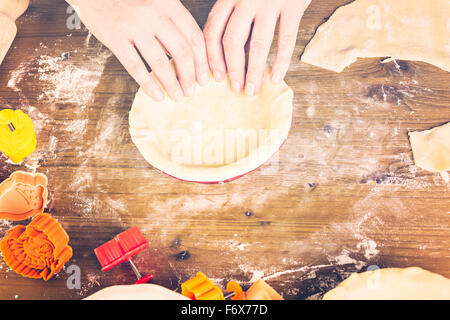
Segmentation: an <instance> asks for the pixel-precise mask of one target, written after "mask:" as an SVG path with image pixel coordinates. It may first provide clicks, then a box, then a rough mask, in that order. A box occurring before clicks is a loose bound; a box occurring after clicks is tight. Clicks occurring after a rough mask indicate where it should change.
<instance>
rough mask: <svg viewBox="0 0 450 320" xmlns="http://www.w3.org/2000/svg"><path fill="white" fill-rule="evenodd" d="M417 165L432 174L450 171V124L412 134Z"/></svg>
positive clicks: (411, 139) (412, 145)
mask: <svg viewBox="0 0 450 320" xmlns="http://www.w3.org/2000/svg"><path fill="white" fill-rule="evenodd" d="M409 139H410V142H411V147H412V151H413V155H414V162H415V163H416V165H417V166H418V167H420V168H422V169H424V170H427V171H431V172H446V171H449V170H450V122H449V123H447V124H445V125H443V126H441V127H437V128H434V129H431V130H427V131H422V132H410V133H409Z"/></svg>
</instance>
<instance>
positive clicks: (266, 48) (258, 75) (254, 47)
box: [245, 12, 278, 96]
mask: <svg viewBox="0 0 450 320" xmlns="http://www.w3.org/2000/svg"><path fill="white" fill-rule="evenodd" d="M277 20H278V17H277V15H276V14H274V13H273V12H269V13H265V14H264V16H261V17H256V19H255V24H254V26H253V31H252V35H251V39H250V47H249V51H250V52H249V60H248V68H247V77H246V83H245V94H246V95H248V96H253V95H255V94H256V93H257V92H258V91H259V88H260V87H261V82H262V78H263V76H264V71H265V69H266V65H267V58H268V56H269V52H270V47H271V45H272V40H273V36H274V33H275V28H276V24H277Z"/></svg>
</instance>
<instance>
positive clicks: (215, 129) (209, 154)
mask: <svg viewBox="0 0 450 320" xmlns="http://www.w3.org/2000/svg"><path fill="white" fill-rule="evenodd" d="M292 117H293V91H292V89H291V88H290V87H288V85H287V84H286V83H285V82H282V83H281V84H278V85H275V84H273V83H272V81H271V80H270V76H269V68H268V69H267V70H266V73H265V75H264V79H263V84H262V87H261V90H260V92H259V93H258V94H257V95H256V96H254V97H247V96H246V95H245V94H244V93H240V94H236V93H234V92H233V90H232V89H231V85H230V81H229V80H226V81H223V82H216V81H215V80H214V78H212V77H211V79H210V82H209V84H208V85H207V86H204V87H201V86H198V87H197V88H196V93H195V95H194V96H192V97H186V98H184V99H183V100H182V101H181V102H175V101H173V100H171V99H170V98H168V97H166V99H165V100H164V101H162V102H155V101H153V100H152V99H151V98H150V97H148V96H147V95H146V94H145V93H144V91H143V90H142V88H141V89H139V91H138V93H137V94H136V97H135V100H134V103H133V106H132V108H131V111H130V117H129V123H130V133H131V138H132V140H133V142H134V143H135V144H136V146H137V147H138V149H139V151H140V152H141V154H142V155H143V156H144V158H145V159H146V160H147V161H148V162H149V163H150V164H151V165H153V166H154V167H155V168H157V169H159V170H161V171H162V172H164V173H166V174H168V175H170V176H172V177H175V178H178V179H180V180H184V181H194V182H202V183H217V182H226V181H230V180H233V179H235V178H238V177H240V176H242V175H244V174H246V173H248V172H251V171H253V170H255V169H257V168H258V167H260V166H261V165H262V164H264V162H266V161H267V160H268V159H269V158H270V157H271V156H272V155H274V154H275V153H276V152H277V151H278V150H279V148H280V147H281V145H282V144H283V143H284V141H285V140H286V138H287V136H288V134H289V130H290V127H291V124H292Z"/></svg>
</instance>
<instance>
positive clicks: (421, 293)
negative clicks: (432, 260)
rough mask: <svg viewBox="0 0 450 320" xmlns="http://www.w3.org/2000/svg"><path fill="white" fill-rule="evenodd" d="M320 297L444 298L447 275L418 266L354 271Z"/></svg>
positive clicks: (449, 288) (449, 287)
mask: <svg viewBox="0 0 450 320" xmlns="http://www.w3.org/2000/svg"><path fill="white" fill-rule="evenodd" d="M323 299H324V300H448V299H450V279H447V278H445V277H443V276H441V275H438V274H435V273H432V272H429V271H426V270H423V269H421V268H417V267H413V268H406V269H400V268H387V269H378V270H374V271H367V272H363V273H354V274H352V275H351V276H350V277H349V278H347V279H346V280H344V281H343V282H342V283H341V284H340V285H339V286H337V287H336V288H335V289H333V290H331V291H329V292H328V293H326V294H325V295H324V297H323Z"/></svg>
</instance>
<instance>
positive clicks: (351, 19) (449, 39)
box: [301, 0, 450, 72]
mask: <svg viewBox="0 0 450 320" xmlns="http://www.w3.org/2000/svg"><path fill="white" fill-rule="evenodd" d="M375 57H390V58H392V59H401V60H414V61H422V62H428V63H430V64H433V65H435V66H437V67H439V68H441V69H443V70H446V71H450V1H449V0H415V1H411V0H356V1H354V2H352V3H350V4H348V5H346V6H343V7H340V8H338V9H337V10H336V12H335V13H334V14H333V15H332V16H331V18H330V19H329V20H328V21H327V22H326V23H324V24H323V25H322V26H320V27H319V28H318V30H317V33H316V35H315V36H314V38H313V39H312V40H311V42H310V43H309V44H308V46H307V47H306V49H305V52H304V54H303V55H302V58H301V60H302V61H303V62H306V63H309V64H312V65H315V66H318V67H322V68H324V69H328V70H331V71H335V72H341V71H342V70H344V69H345V68H346V67H347V66H349V65H351V64H352V63H354V62H355V61H356V60H357V58H375Z"/></svg>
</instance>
